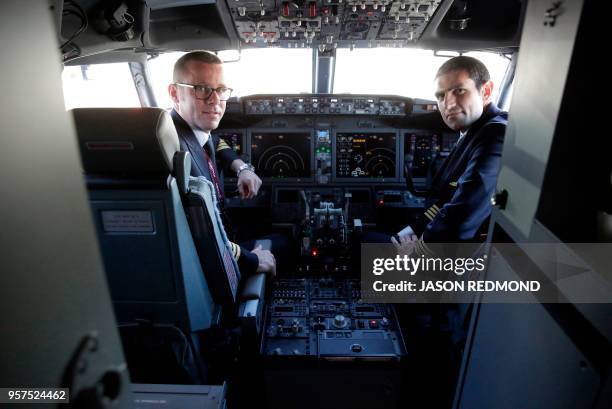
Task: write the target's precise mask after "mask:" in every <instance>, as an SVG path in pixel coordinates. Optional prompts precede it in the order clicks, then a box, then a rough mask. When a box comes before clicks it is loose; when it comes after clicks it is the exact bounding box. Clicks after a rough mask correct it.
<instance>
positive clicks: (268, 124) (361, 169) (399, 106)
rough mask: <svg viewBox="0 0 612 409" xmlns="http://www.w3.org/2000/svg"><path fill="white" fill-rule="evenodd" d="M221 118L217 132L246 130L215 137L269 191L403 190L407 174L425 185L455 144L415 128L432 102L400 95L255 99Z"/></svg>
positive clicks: (438, 130) (449, 137) (450, 137)
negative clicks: (297, 187) (299, 187)
mask: <svg viewBox="0 0 612 409" xmlns="http://www.w3.org/2000/svg"><path fill="white" fill-rule="evenodd" d="M226 111H227V112H226V115H225V118H224V122H223V123H222V125H224V124H226V123H227V122H231V123H240V124H246V125H244V127H236V128H221V129H218V130H217V131H215V133H216V134H217V135H218V136H219V137H221V138H223V139H224V140H225V141H226V142H227V143H228V144H229V145H230V146H232V147H233V148H234V149H235V150H236V151H237V152H238V154H240V155H242V156H243V158H244V159H245V160H246V161H249V162H251V163H252V164H253V165H254V166H255V168H256V171H257V174H258V175H259V176H260V177H261V178H262V179H263V180H264V181H265V182H266V183H265V185H268V186H269V185H272V186H275V185H277V184H280V185H283V184H294V183H306V184H311V185H312V184H314V185H332V184H340V185H341V184H347V185H355V184H364V185H368V184H369V185H380V184H382V185H387V186H391V185H403V184H404V183H405V180H406V179H405V177H406V176H405V174H406V172H405V168H408V170H410V171H411V172H410V177H411V178H414V183H415V184H416V185H423V184H425V183H426V181H427V178H428V177H430V175H431V173H432V170H434V169H435V167H436V164H439V162H440V161H441V160H443V158H444V157H445V156H447V155H448V154H449V152H450V150H451V149H452V147H453V146H454V144H455V143H456V141H457V139H458V135H457V134H456V133H454V132H452V131H450V130H449V129H446V130H445V129H444V128H443V125H442V127H441V126H440V125H439V124H438V125H436V126H433V125H413V123H414V122H413V121H411V120H412V119H414V118H419V117H420V116H429V117H432V116H437V114H436V112H435V111H436V105H435V103H434V102H433V101H427V100H416V99H411V98H404V97H398V96H389V95H386V96H381V95H350V94H340V95H332V94H299V95H295V94H293V95H254V96H248V97H244V98H242V99H241V100H230V101H229V102H228V106H227V110H226ZM228 119H229V120H228ZM439 122H440V124H441V121H439ZM227 177H228V178H229V179H230V181H231V179H232V175H227Z"/></svg>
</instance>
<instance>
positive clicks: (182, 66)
mask: <svg viewBox="0 0 612 409" xmlns="http://www.w3.org/2000/svg"><path fill="white" fill-rule="evenodd" d="M168 92H169V93H170V97H171V98H172V102H173V104H174V109H173V110H172V113H171V116H172V120H173V121H174V125H175V127H176V130H177V133H178V136H179V142H180V144H181V150H184V151H188V152H189V153H190V154H191V162H192V165H191V175H192V176H204V177H206V178H207V179H208V180H209V181H210V182H212V183H213V185H214V186H215V189H216V193H217V197H218V203H219V205H220V210H221V212H222V214H223V202H224V192H223V185H222V183H221V178H220V175H219V169H223V170H224V171H225V172H234V173H235V174H236V175H237V178H238V191H239V193H240V196H241V197H242V198H245V199H251V198H253V197H255V196H256V195H257V192H258V190H259V187H260V186H261V179H260V178H259V177H258V176H257V175H256V174H255V169H254V168H253V166H251V165H250V164H248V163H245V162H243V161H242V160H241V159H240V158H239V157H238V155H237V154H236V152H234V150H233V149H231V148H230V146H229V145H227V143H226V142H225V141H223V140H222V139H220V138H218V137H216V136H214V135H211V131H212V130H214V129H216V128H217V127H218V126H219V122H220V121H221V118H222V117H223V114H224V113H225V105H226V102H227V100H228V99H229V97H230V95H231V93H232V89H231V88H229V87H228V85H227V83H226V82H225V76H224V73H223V62H222V61H221V59H219V57H217V56H216V55H215V54H213V53H210V52H208V51H193V52H190V53H187V54H185V55H183V56H182V57H181V58H179V59H178V60H177V61H176V63H175V64H174V72H173V81H172V83H171V84H170V85H169V86H168ZM218 165H219V166H218ZM225 221H226V220H225ZM227 228H228V226H227V225H226V230H227ZM230 244H231V246H232V251H233V255H234V257H235V258H236V260H237V262H238V266H239V268H240V270H241V271H242V272H243V273H245V274H252V273H254V272H266V273H270V274H272V275H274V274H275V273H276V259H275V258H274V255H273V254H272V252H271V251H269V250H265V249H262V247H261V246H257V247H256V248H254V249H252V250H250V246H248V245H247V246H245V245H242V246H241V245H238V244H236V243H230ZM273 245H274V244H273ZM247 247H249V248H247Z"/></svg>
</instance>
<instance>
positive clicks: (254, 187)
mask: <svg viewBox="0 0 612 409" xmlns="http://www.w3.org/2000/svg"><path fill="white" fill-rule="evenodd" d="M260 186H261V179H260V178H259V176H257V174H256V173H255V172H251V171H250V170H246V169H245V170H243V171H242V172H240V174H239V175H238V192H239V193H240V198H241V199H252V198H254V197H255V196H257V192H258V191H259V187H260Z"/></svg>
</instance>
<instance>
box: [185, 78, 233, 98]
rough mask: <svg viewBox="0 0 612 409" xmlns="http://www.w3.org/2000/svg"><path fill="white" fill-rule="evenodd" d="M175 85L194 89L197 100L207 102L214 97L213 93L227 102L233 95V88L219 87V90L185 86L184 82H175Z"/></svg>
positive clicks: (207, 87)
mask: <svg viewBox="0 0 612 409" xmlns="http://www.w3.org/2000/svg"><path fill="white" fill-rule="evenodd" d="M174 85H180V86H181V87H187V88H192V89H193V90H194V92H195V97H196V98H197V99H203V100H205V101H206V100H207V99H208V98H210V96H211V95H212V93H213V91H215V92H216V93H217V96H218V97H219V100H221V101H227V100H228V99H229V97H230V96H231V95H232V91H234V90H233V89H231V88H227V87H219V88H211V87H209V86H208V85H193V84H183V83H182V82H175V83H174Z"/></svg>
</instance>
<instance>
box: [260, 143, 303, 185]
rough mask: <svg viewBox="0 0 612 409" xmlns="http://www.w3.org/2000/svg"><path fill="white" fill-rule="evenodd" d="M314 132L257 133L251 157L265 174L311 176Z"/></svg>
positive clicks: (271, 176) (280, 176) (289, 176)
mask: <svg viewBox="0 0 612 409" xmlns="http://www.w3.org/2000/svg"><path fill="white" fill-rule="evenodd" d="M310 146H311V134H310V132H253V133H252V135H251V159H252V163H253V165H254V166H255V169H256V172H257V174H258V175H259V176H261V177H268V178H276V179H285V178H307V177H310V175H311V174H310V157H311V155H310V150H311V148H310Z"/></svg>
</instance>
